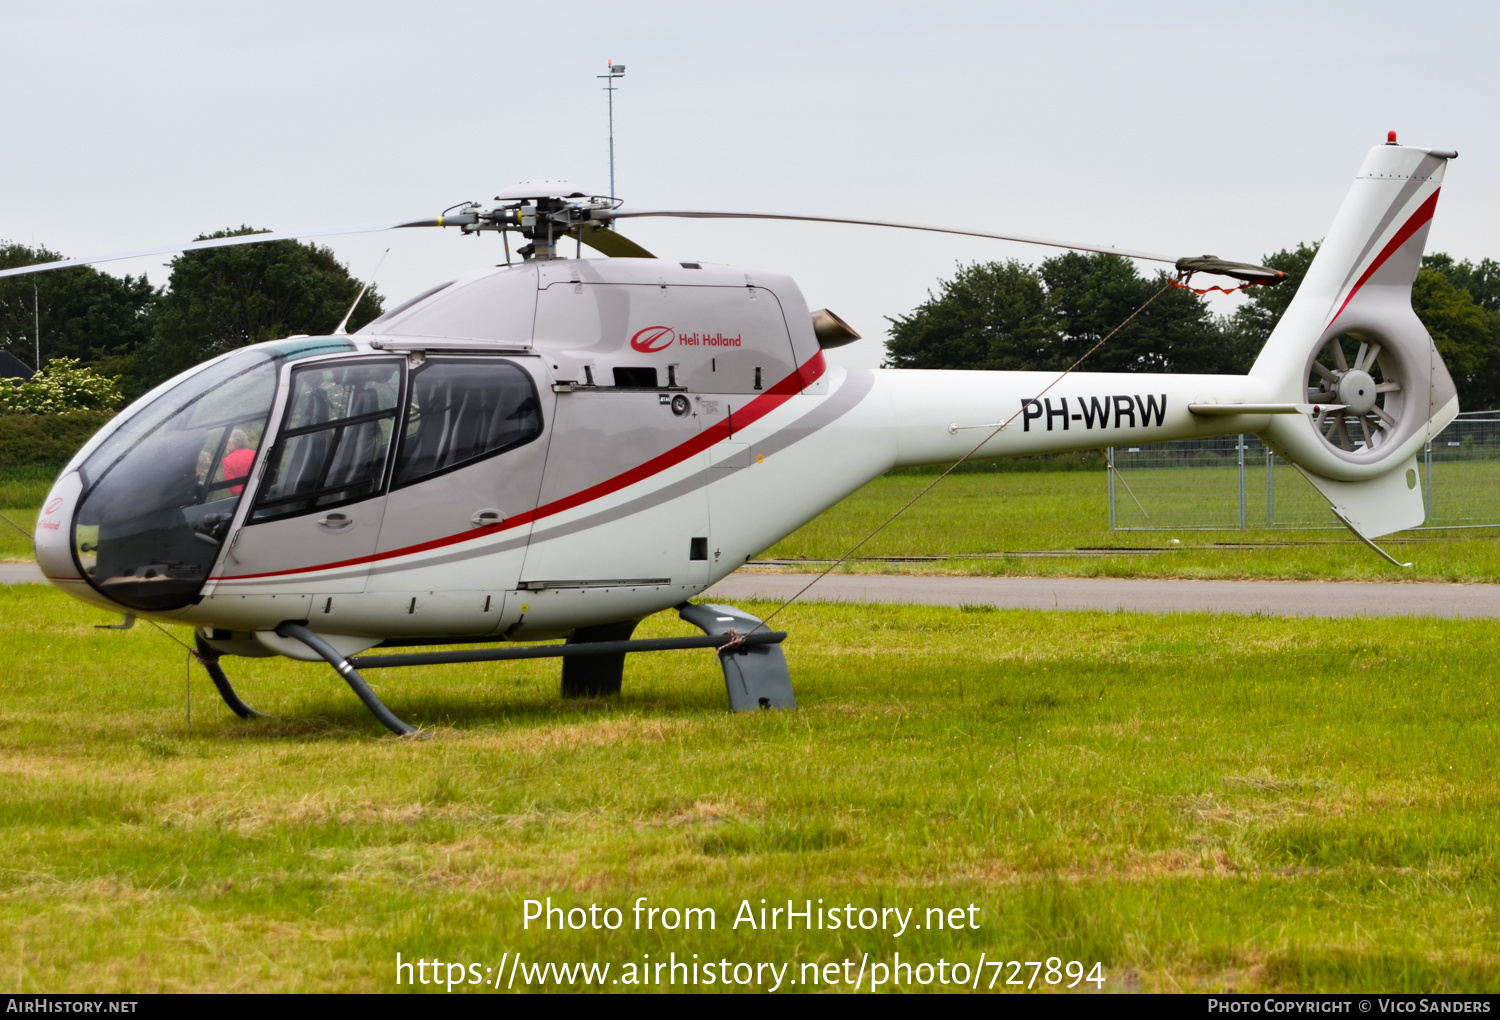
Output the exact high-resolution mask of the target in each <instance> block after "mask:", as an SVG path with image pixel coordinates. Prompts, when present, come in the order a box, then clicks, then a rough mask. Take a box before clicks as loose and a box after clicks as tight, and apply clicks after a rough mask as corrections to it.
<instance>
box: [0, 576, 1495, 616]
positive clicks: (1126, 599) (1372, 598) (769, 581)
mask: <svg viewBox="0 0 1500 1020" xmlns="http://www.w3.org/2000/svg"><path fill="white" fill-rule="evenodd" d="M814 576H816V575H813V574H792V573H780V572H764V573H762V572H754V573H752V572H746V571H741V572H739V573H735V574H731V575H730V576H728V577H726V578H725V579H724V580H722V581H720V582H719V583H718V584H716V585H714V586H713V587H712V588H710V589H709V590H708V593H707V597H708V598H717V599H722V600H724V601H726V602H733V601H735V600H737V599H747V598H752V597H756V596H759V597H762V598H769V599H785V598H788V597H789V596H791V595H792V594H794V593H795V592H796V591H798V590H799V589H800V588H802V586H803V585H805V584H807V582H808V581H811V580H812V579H813V577H814ZM41 581H42V574H41V571H40V570H38V569H37V568H36V565H35V564H31V563H0V584H36V583H40V582H41ZM803 599H805V600H809V601H816V602H915V603H921V604H926V605H938V606H958V605H966V604H967V605H979V604H985V605H992V606H998V607H999V608H1002V609H1104V610H1115V609H1127V610H1131V611H1133V612H1141V613H1177V612H1209V613H1264V614H1266V615H1268V616H1448V617H1459V616H1469V617H1494V618H1500V584H1431V583H1426V582H1422V583H1412V584H1406V583H1400V582H1390V583H1380V582H1372V581H1348V582H1345V581H1161V580H1134V579H1127V578H1109V577H1103V578H1096V577H1056V578H1053V577H911V576H901V575H870V574H830V575H829V576H827V577H825V578H823V579H822V580H821V581H819V582H818V583H817V584H815V585H813V587H812V590H811V591H809V592H808V593H807V594H806V595H804V596H803Z"/></svg>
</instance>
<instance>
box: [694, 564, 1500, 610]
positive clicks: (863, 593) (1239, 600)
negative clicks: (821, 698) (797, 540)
mask: <svg viewBox="0 0 1500 1020" xmlns="http://www.w3.org/2000/svg"><path fill="white" fill-rule="evenodd" d="M815 576H817V575H815V574H783V573H748V572H744V571H741V572H739V573H735V574H731V575H729V576H728V577H726V578H725V579H724V580H722V581H720V582H719V583H718V584H716V585H714V586H713V587H712V588H710V589H709V590H708V593H707V597H709V598H719V599H723V600H725V601H734V600H736V599H746V598H751V597H753V596H760V597H763V598H771V599H785V598H788V597H789V596H791V595H792V594H794V593H795V592H796V591H798V590H799V589H801V588H802V586H803V585H805V584H807V582H808V581H811V580H812V579H813V578H814V577H815ZM802 598H803V599H807V600H814V601H820V602H917V603H923V604H926V605H940V606H958V605H966V604H967V605H979V604H986V605H992V606H998V607H1000V608H1002V609H1104V610H1115V609H1128V610H1131V611H1134V612H1142V613H1175V612H1209V613H1264V614H1266V615H1268V616H1448V617H1456V616H1474V617H1500V584H1431V583H1425V582H1423V583H1411V584H1407V583H1400V582H1390V583H1381V582H1371V581H1348V582H1344V581H1163V580H1135V579H1130V578H1112V577H1100V578H1095V577H1057V578H1052V577H911V576H895V575H880V576H875V575H869V574H863V575H861V574H830V575H828V576H827V577H825V578H823V579H822V580H821V581H819V582H818V583H817V584H815V585H813V587H812V589H811V590H810V591H808V593H807V594H806V595H804V596H802Z"/></svg>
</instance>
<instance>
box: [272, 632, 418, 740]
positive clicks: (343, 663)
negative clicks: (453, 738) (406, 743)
mask: <svg viewBox="0 0 1500 1020" xmlns="http://www.w3.org/2000/svg"><path fill="white" fill-rule="evenodd" d="M276 633H277V634H279V635H281V636H282V637H284V638H296V639H297V640H298V641H301V642H302V643H303V644H304V645H306V646H307V647H309V648H311V649H312V650H313V651H315V652H317V653H318V654H319V655H321V656H323V658H324V659H325V660H327V662H328V664H329V665H330V666H332V667H333V668H334V670H335V671H337V672H338V675H339V676H341V677H343V678H344V682H345V683H347V684H348V685H349V686H350V687H351V688H353V689H354V693H355V694H357V695H359V700H360V701H363V702H364V703H365V707H366V708H368V709H369V710H370V713H371V714H372V715H374V716H375V718H377V719H379V720H380V721H381V722H382V723H384V724H385V728H386V729H388V730H390V731H391V732H392V733H395V734H397V735H398V736H403V737H404V736H406V735H407V734H409V733H415V732H417V728H416V727H415V726H409V725H407V724H406V723H404V722H402V721H401V720H400V719H398V718H397V717H396V713H394V712H392V711H391V710H390V709H388V708H386V707H385V702H383V701H381V700H380V698H379V697H377V696H376V694H375V692H374V691H372V690H370V685H369V684H367V683H365V678H364V677H362V676H360V675H359V673H357V672H356V671H355V669H354V667H353V666H351V665H350V664H349V660H348V659H346V658H344V657H343V656H342V655H340V654H339V651H338V649H336V648H334V647H333V646H332V645H330V644H329V643H328V642H327V641H324V640H323V639H322V638H320V637H318V635H316V634H314V633H313V632H312V631H310V630H308V629H307V628H306V627H304V626H302V624H300V623H283V624H282V625H281V626H279V627H277V628H276Z"/></svg>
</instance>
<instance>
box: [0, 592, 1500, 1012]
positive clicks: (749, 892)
mask: <svg viewBox="0 0 1500 1020" xmlns="http://www.w3.org/2000/svg"><path fill="white" fill-rule="evenodd" d="M747 608H750V609H751V611H755V610H756V609H757V608H759V609H761V610H764V609H765V608H766V607H755V606H748V607H747ZM0 614H3V619H4V621H5V624H6V626H5V629H4V631H3V632H0V657H3V661H4V662H5V663H6V667H5V670H4V672H3V676H0V767H3V769H4V784H3V792H0V827H3V829H4V842H3V845H4V847H5V856H4V863H3V866H0V968H3V971H0V973H3V975H4V979H5V984H6V985H7V987H8V988H9V989H10V990H12V991H14V992H35V991H43V990H54V991H55V990H64V989H66V990H73V991H84V990H92V991H107V990H120V991H125V990H133V991H155V990H167V991H170V990H177V989H218V990H230V989H243V990H388V989H391V988H393V987H394V985H393V981H394V963H395V957H396V953H397V952H398V951H399V952H401V953H402V955H403V958H404V959H408V960H409V959H412V958H424V959H431V958H434V957H437V958H441V959H443V960H444V961H462V962H474V963H478V964H480V965H481V966H485V965H494V964H497V963H498V962H499V961H500V959H501V956H502V954H503V953H507V952H509V953H515V952H517V951H519V952H521V953H522V954H523V956H524V958H525V959H526V960H528V961H531V960H554V961H570V960H599V961H601V962H603V961H609V962H611V963H612V964H613V965H614V966H613V969H612V974H618V973H619V967H620V965H621V964H622V963H623V962H626V961H637V962H639V961H641V960H642V959H643V955H642V954H645V953H650V954H651V958H652V959H653V960H658V961H660V960H662V959H663V958H666V957H667V956H668V954H670V953H674V952H675V953H676V954H677V955H678V958H679V959H681V958H683V957H685V956H690V955H691V954H692V953H698V954H699V955H700V958H701V959H703V960H709V959H713V960H719V959H728V960H730V961H731V962H734V961H752V962H753V961H776V962H787V961H790V962H792V963H793V965H794V967H793V971H792V972H791V973H792V974H794V975H795V974H796V973H798V971H797V969H796V968H797V966H798V965H800V964H801V963H804V962H818V961H822V962H829V961H838V960H843V959H845V958H846V957H847V958H852V959H854V960H855V961H859V960H860V959H861V954H863V953H866V952H868V953H870V954H871V959H872V960H886V961H888V960H889V959H890V958H891V956H892V954H893V953H895V952H898V951H899V952H900V953H901V955H902V958H903V960H905V961H907V962H922V961H928V962H936V961H937V960H938V958H939V957H942V958H944V959H946V960H948V961H953V960H956V959H962V960H967V961H969V962H970V963H972V962H974V961H976V960H977V958H978V956H979V954H980V953H981V952H984V953H986V954H987V955H988V958H989V959H992V960H993V959H995V958H997V957H998V958H1002V959H1007V960H1009V959H1020V960H1032V959H1037V960H1044V959H1046V958H1047V957H1049V956H1056V957H1059V958H1060V959H1062V960H1074V959H1076V960H1080V961H1085V962H1087V963H1089V964H1092V962H1093V961H1096V960H1097V961H1099V962H1101V963H1102V964H1103V968H1104V972H1105V974H1106V975H1107V977H1108V982H1107V984H1106V985H1105V988H1106V990H1122V989H1148V990H1169V991H1170V990H1176V989H1179V988H1183V989H1224V988H1234V989H1241V990H1249V989H1261V990H1272V989H1274V990H1304V991H1332V990H1349V989H1359V990H1387V991H1398V990H1408V991H1437V990H1453V991H1460V990H1463V991H1479V990H1487V991H1493V990H1494V989H1495V988H1496V987H1497V985H1500V907H1497V904H1500V869H1497V866H1500V781H1497V778H1496V777H1497V775H1500V687H1497V682H1496V681H1495V680H1494V679H1493V677H1494V671H1493V663H1494V662H1495V661H1496V659H1497V657H1500V632H1497V630H1496V628H1495V626H1494V624H1493V623H1491V622H1480V621H1436V620H1381V621H1379V622H1378V623H1372V622H1371V621H1368V620H1334V621H1330V620H1297V619H1273V618H1265V617H1224V616H1220V617H1215V616H1207V615H1176V616H1159V617H1150V616H1137V615H1129V614H1106V613H1049V612H1001V611H984V610H978V609H974V608H970V609H968V610H962V609H941V608H923V607H904V606H829V605H816V604H809V605H799V606H796V607H793V608H791V609H789V610H788V611H787V612H786V613H784V614H783V615H782V616H780V617H778V618H777V625H778V626H782V625H784V626H785V628H786V629H787V630H789V631H790V632H791V634H792V637H791V639H790V640H789V641H788V643H787V645H786V650H787V654H788V657H789V659H790V662H791V668H792V673H793V678H794V682H795V684H796V688H797V695H798V699H799V703H800V706H801V707H800V708H799V709H798V710H797V711H796V712H785V713H782V712H777V713H754V714H747V715H739V716H730V715H728V714H727V713H726V712H725V711H724V694H723V688H722V679H721V677H720V674H719V670H718V667H717V664H716V663H715V661H714V659H713V657H712V656H711V655H708V654H704V653H696V652H679V653H667V654H662V655H657V656H637V657H633V658H632V659H631V660H630V662H629V664H628V666H627V671H626V682H625V693H624V695H623V696H621V697H620V698H618V699H610V700H598V701H584V702H570V703H566V704H565V703H562V702H560V701H559V700H558V699H557V697H556V684H557V679H556V676H557V665H556V663H555V662H552V663H546V662H532V663H509V664H489V665H478V666H461V667H452V666H450V667H434V668H429V669H413V670H409V671H388V672H377V673H374V674H372V675H373V679H374V682H375V684H376V686H377V688H378V689H379V690H380V692H381V693H382V694H383V695H384V696H385V697H386V698H387V699H388V700H389V702H390V704H391V705H392V707H393V708H394V709H395V710H396V711H397V712H398V713H400V714H402V715H403V716H404V717H406V718H407V719H409V720H412V721H415V722H420V723H421V724H423V725H424V726H425V727H426V728H427V729H428V730H429V731H430V732H431V733H432V734H433V739H431V740H427V741H411V740H398V739H394V738H391V737H388V736H385V735H383V731H382V730H380V729H379V727H378V726H377V724H375V723H374V722H373V720H372V719H370V717H369V716H368V715H367V714H366V713H365V712H364V711H363V709H361V708H360V706H359V705H358V703H357V702H356V701H355V699H354V697H353V696H352V694H351V693H350V692H349V691H348V690H347V688H345V687H344V686H343V684H342V683H340V682H339V681H338V680H337V678H336V677H335V676H334V674H333V673H332V671H331V670H328V669H327V668H326V667H320V666H314V665H310V664H298V663H289V662H286V661H283V660H242V659H231V660H227V662H228V667H229V670H230V672H231V675H232V676H233V677H234V678H235V679H236V681H237V683H238V685H239V688H240V691H241V693H242V694H243V695H244V696H245V698H246V700H247V701H249V702H250V703H251V704H253V705H256V706H257V707H260V708H262V709H263V710H266V711H269V712H272V713H274V714H275V716H276V718H274V719H268V720H259V721H254V722H242V721H240V720H238V719H235V718H234V717H232V716H231V715H230V714H229V713H228V711H227V710H226V709H225V708H224V707H223V706H222V704H220V703H219V702H218V701H217V699H216V698H215V696H214V694H213V691H212V688H211V687H210V685H209V684H208V682H207V680H206V678H205V677H204V675H203V674H202V672H201V671H200V670H196V669H195V671H194V673H193V679H192V696H193V728H192V730H191V731H189V730H188V729H187V726H186V720H185V711H184V707H185V706H184V655H183V652H182V650H181V649H180V648H179V647H178V646H176V645H174V644H173V643H172V642H171V641H169V640H168V639H167V638H166V637H164V636H163V635H162V634H160V633H158V632H157V631H155V630H153V629H151V628H149V627H147V626H145V625H138V626H137V627H136V628H135V629H134V630H131V631H127V632H123V633H120V632H108V631H98V630H94V629H93V625H94V624H96V623H104V622H107V620H108V618H107V617H106V616H105V615H104V614H102V613H96V612H95V611H93V610H90V609H87V608H85V607H82V606H79V605H78V604H76V603H73V602H71V601H69V600H68V599H66V598H65V597H64V596H61V595H59V594H56V593H54V592H52V591H50V590H49V589H46V588H43V587H33V586H21V587H13V588H7V589H0ZM174 631H176V632H177V633H178V634H179V636H183V637H185V636H186V633H185V631H184V630H183V629H181V628H174ZM687 631H688V628H686V627H685V626H684V625H683V624H681V623H680V622H679V621H677V620H676V619H675V617H671V616H670V615H669V616H662V617H656V618H653V619H652V620H649V621H647V623H646V624H645V625H644V626H643V627H642V630H641V631H640V635H641V636H657V635H664V634H669V633H686V632H687ZM548 896H551V897H552V898H553V901H554V903H561V904H562V905H564V906H573V905H582V906H587V905H589V904H591V903H597V904H600V905H601V906H602V905H608V906H615V907H622V908H628V907H629V905H630V904H632V903H633V902H634V901H635V899H636V898H637V897H640V896H645V897H649V902H650V904H652V905H656V906H661V907H665V906H676V907H679V908H680V907H686V906H712V907H715V908H717V910H718V912H719V913H718V916H719V923H718V927H717V929H716V930H714V931H710V932H702V933H699V932H693V933H691V934H687V933H683V932H676V933H672V932H662V931H660V930H653V931H634V930H632V928H631V926H630V924H629V921H628V920H627V922H626V925H625V927H623V928H621V929H620V930H619V931H616V932H592V931H578V932H575V931H569V932H558V931H556V930H554V931H552V932H551V933H547V932H545V931H538V930H537V929H536V927H535V926H533V927H532V928H531V929H530V930H523V928H522V920H521V918H522V901H523V900H525V899H527V898H545V897H548ZM763 897H764V898H765V899H766V900H768V901H771V902H773V903H774V902H775V901H777V900H785V899H786V898H788V897H792V898H794V899H796V900H797V901H798V902H799V903H800V902H801V901H803V900H805V899H808V898H811V899H812V900H814V901H817V900H818V899H819V898H821V899H823V900H824V901H825V904H827V905H833V904H839V905H842V904H845V903H853V904H855V905H858V906H899V907H903V908H904V907H914V908H916V909H917V914H916V917H917V918H922V917H923V916H925V915H924V911H925V910H926V909H927V908H931V907H954V906H967V905H968V904H970V903H974V904H977V905H978V906H979V907H980V908H981V909H980V912H979V915H978V916H979V923H980V928H979V930H977V931H960V932H955V931H937V930H922V931H916V930H912V931H908V932H907V933H906V934H905V935H903V936H901V937H899V938H897V937H895V936H893V935H891V934H889V933H887V934H884V935H882V934H880V933H878V932H856V933H852V934H851V933H847V932H843V931H839V932H833V931H826V930H825V931H814V932H811V933H809V932H802V931H798V932H795V933H788V932H786V931H784V930H782V931H774V932H750V931H747V930H746V929H745V928H744V927H743V926H742V927H741V929H740V930H739V931H734V930H731V928H730V923H731V921H732V918H733V916H734V913H735V910H736V907H737V905H738V903H739V902H740V900H741V899H749V900H750V901H751V903H752V904H753V905H757V906H758V903H759V900H760V899H761V898H763ZM628 916H629V915H628V914H627V918H628ZM796 987H797V988H801V986H796Z"/></svg>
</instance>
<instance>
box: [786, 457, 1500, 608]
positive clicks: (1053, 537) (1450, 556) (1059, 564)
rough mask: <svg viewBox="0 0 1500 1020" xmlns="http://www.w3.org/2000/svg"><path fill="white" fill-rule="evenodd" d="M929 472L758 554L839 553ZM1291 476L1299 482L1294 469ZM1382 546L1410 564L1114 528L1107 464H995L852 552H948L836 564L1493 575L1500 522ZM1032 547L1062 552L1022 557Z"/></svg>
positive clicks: (1334, 539) (1148, 573)
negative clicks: (1000, 467)
mask: <svg viewBox="0 0 1500 1020" xmlns="http://www.w3.org/2000/svg"><path fill="white" fill-rule="evenodd" d="M931 481H932V478H931V477H930V476H924V475H888V476H886V477H884V478H878V479H876V480H875V481H873V482H871V483H870V484H869V485H867V486H865V487H864V488H863V489H861V490H859V491H858V492H856V493H855V494H854V495H852V496H850V497H849V498H848V499H846V500H844V501H843V502H842V503H840V504H838V505H837V506H835V507H834V508H833V509H831V510H829V511H828V512H827V513H825V514H823V515H822V516H820V517H818V518H817V519H816V520H814V521H812V522H811V523H809V524H807V525H806V526H804V527H803V528H801V529H800V530H798V531H796V532H794V533H793V534H791V535H789V536H787V537H786V538H785V539H783V540H782V541H781V542H778V543H777V544H776V545H775V546H773V547H772V548H771V549H770V550H768V551H767V552H766V554H765V555H766V556H767V557H771V558H779V559H803V558H806V559H810V560H817V559H832V558H836V557H838V556H840V555H842V554H843V553H844V552H846V551H847V550H848V549H849V548H851V547H852V546H853V545H854V544H855V543H856V542H858V541H859V540H860V539H862V538H864V537H865V536H866V535H868V534H869V533H870V532H871V531H873V530H874V529H875V527H876V526H877V525H879V524H880V523H881V522H882V521H883V520H885V519H886V518H887V517H888V516H890V514H891V513H893V512H894V511H895V510H896V509H898V508H899V507H900V506H901V505H902V504H904V503H905V502H906V501H907V500H909V499H911V497H912V496H914V495H916V494H917V493H918V492H920V491H921V489H922V488H923V487H924V486H926V485H927V484H928V483H930V482H931ZM1297 482H1298V484H1301V485H1306V483H1305V482H1303V481H1301V479H1298V480H1297ZM1122 498H1123V497H1122ZM1324 512H1325V513H1326V512H1327V511H1326V510H1325V511H1324ZM1173 539H1176V540H1177V542H1176V543H1174V542H1173ZM1382 545H1384V546H1386V547H1387V548H1388V549H1390V550H1392V551H1393V552H1394V553H1395V555H1397V556H1399V557H1400V558H1401V559H1403V560H1411V561H1412V562H1413V564H1414V566H1413V567H1412V569H1410V570H1400V569H1398V568H1395V567H1392V566H1390V565H1389V564H1387V563H1386V562H1385V561H1384V560H1382V559H1380V558H1379V557H1377V556H1376V555H1375V554H1374V553H1372V552H1370V550H1369V549H1367V548H1365V546H1364V545H1363V544H1361V543H1360V542H1358V541H1357V540H1356V539H1354V537H1353V536H1351V535H1349V534H1348V532H1346V531H1342V530H1327V531H1295V530H1278V529H1269V528H1259V529H1254V528H1252V529H1249V530H1246V531H1238V530H1232V531H1187V530H1184V531H1176V532H1174V531H1113V532H1112V531H1110V530H1109V527H1108V512H1107V507H1106V494H1105V484H1104V478H1103V477H1102V472H1097V473H1096V472H1084V471H1038V472H996V473H993V474H967V475H953V476H950V477H948V478H946V479H944V480H943V481H942V482H941V483H940V484H939V485H938V487H937V488H936V489H934V490H933V492H932V493H931V494H930V495H928V496H927V497H926V498H924V499H923V500H921V501H920V502H918V503H917V504H916V505H915V506H913V507H912V508H911V509H910V510H908V511H906V513H905V514H903V515H902V516H901V517H899V518H897V519H896V521H895V523H893V524H891V526H890V527H888V528H887V529H886V530H885V531H884V532H882V533H881V534H880V535H878V536H877V537H876V538H875V539H873V540H872V541H871V542H870V543H869V544H868V545H866V546H864V547H863V548H862V549H860V551H859V555H860V556H868V557H899V556H921V555H926V556H934V555H937V556H949V557H952V558H951V559H947V560H941V561H937V562H904V563H880V562H870V561H865V562H861V563H855V564H852V565H850V566H849V567H847V568H841V569H850V570H856V571H861V572H890V573H951V574H1011V575H1070V576H1084V577H1089V576H1094V577H1200V578H1209V577H1215V578H1234V577H1254V578H1272V577H1281V578H1301V579H1308V580H1329V579H1334V580H1339V579H1343V580H1365V579H1391V580H1442V581H1495V580H1500V529H1490V528H1486V529H1478V530H1464V531H1428V532H1407V533H1405V534H1403V535H1397V536H1392V537H1391V538H1388V539H1383V540H1382ZM1038 551H1051V552H1053V553H1057V555H1045V556H1036V555H1027V554H1029V553H1035V552H1038Z"/></svg>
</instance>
